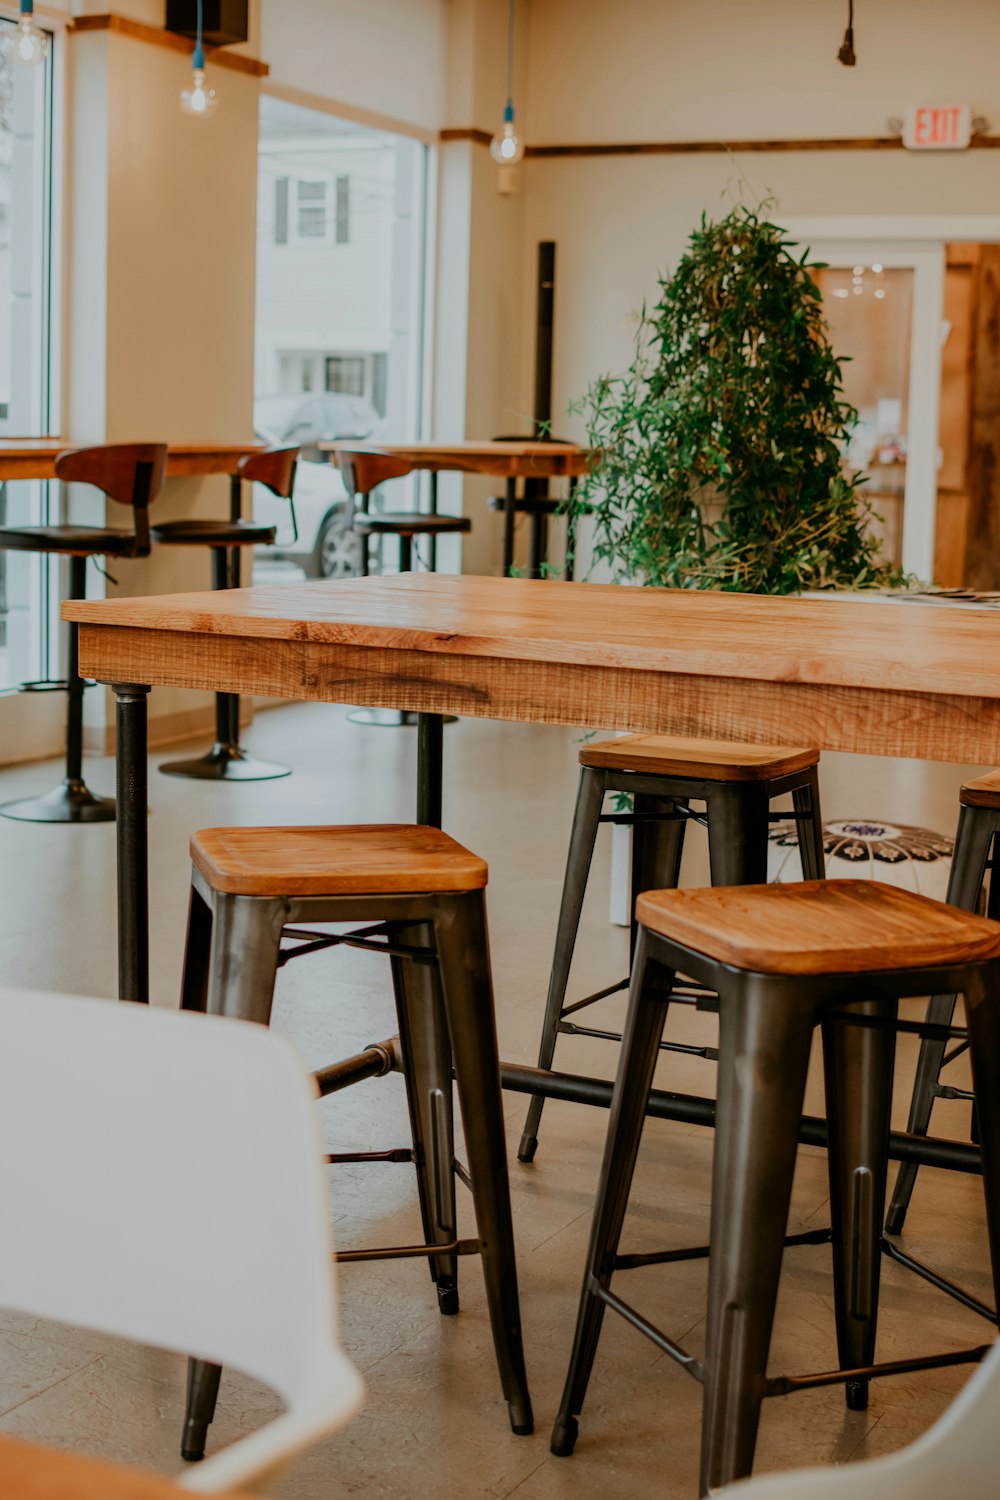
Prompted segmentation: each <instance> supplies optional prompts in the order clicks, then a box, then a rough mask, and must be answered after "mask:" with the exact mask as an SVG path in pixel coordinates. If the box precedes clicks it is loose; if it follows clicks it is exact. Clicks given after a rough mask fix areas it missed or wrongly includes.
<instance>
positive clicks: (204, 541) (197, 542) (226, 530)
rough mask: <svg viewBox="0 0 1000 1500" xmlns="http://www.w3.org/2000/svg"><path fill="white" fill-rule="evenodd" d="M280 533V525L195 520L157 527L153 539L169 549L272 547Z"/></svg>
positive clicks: (166, 522) (165, 523)
mask: <svg viewBox="0 0 1000 1500" xmlns="http://www.w3.org/2000/svg"><path fill="white" fill-rule="evenodd" d="M277 530H278V528H277V527H276V526H264V525H262V524H260V523H258V522H257V521H242V520H240V521H208V520H198V519H197V518H195V517H192V518H190V519H188V520H186V521H165V522H164V523H163V525H162V526H154V527H153V540H154V542H160V543H164V542H165V543H166V544H167V545H168V546H169V545H173V546H199V547H270V546H271V545H272V543H273V542H274V538H275V536H276V535H277Z"/></svg>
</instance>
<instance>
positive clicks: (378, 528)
mask: <svg viewBox="0 0 1000 1500" xmlns="http://www.w3.org/2000/svg"><path fill="white" fill-rule="evenodd" d="M337 463H338V465H339V466H340V471H341V473H342V474H343V476H344V486H345V488H346V490H347V493H348V495H349V496H350V498H351V502H352V504H353V506H354V514H353V517H352V525H353V527H354V530H355V531H357V532H359V533H360V534H361V537H362V538H363V540H362V546H361V572H362V576H364V577H367V576H368V569H369V566H370V560H369V556H368V548H369V544H370V540H371V538H372V537H373V536H374V537H382V536H396V537H398V538H399V571H400V572H401V573H409V572H411V571H412V567H413V541H414V538H415V537H418V536H426V537H429V538H430V540H431V545H432V546H434V545H435V544H436V540H437V538H438V537H439V536H445V535H449V534H458V533H462V532H467V531H471V529H472V523H471V522H470V521H468V520H466V519H465V517H464V516H442V515H439V514H438V513H437V509H436V505H437V500H436V488H435V484H436V477H437V476H436V475H433V474H432V476H431V480H432V496H433V499H432V506H433V507H434V508H433V509H432V510H431V513H430V514H423V513H421V512H420V511H391V512H390V511H373V510H372V509H371V497H372V492H373V491H374V490H376V489H378V487H379V485H380V484H385V483H386V481H387V480H390V479H405V478H406V476H407V474H412V473H413V465H412V464H411V463H409V462H408V461H407V460H406V459H403V458H397V457H396V456H395V454H393V453H385V452H383V451H382V450H381V449H380V448H340V447H338V449H337ZM433 562H434V560H433V558H432V560H431V565H432V567H433ZM348 717H349V718H350V719H351V720H352V722H353V723H355V724H375V725H378V726H380V727H381V728H384V729H399V728H402V727H404V726H409V725H413V724H416V723H417V721H418V718H419V715H417V714H414V713H407V712H405V711H403V710H400V709H398V708H358V709H355V710H354V712H353V713H351V714H349V715H348ZM447 722H449V723H452V722H454V716H449V718H448V720H447Z"/></svg>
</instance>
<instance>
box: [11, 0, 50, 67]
mask: <svg viewBox="0 0 1000 1500" xmlns="http://www.w3.org/2000/svg"><path fill="white" fill-rule="evenodd" d="M33 10H34V4H33V0H21V19H20V20H19V21H18V23H17V25H16V27H15V28H14V30H13V31H12V32H11V33H10V36H9V37H8V40H7V57H8V59H9V60H10V61H11V62H15V63H19V64H20V66H21V67H22V68H37V67H38V65H39V63H43V62H44V61H45V59H46V57H47V56H48V51H49V38H48V35H47V33H46V32H44V31H42V30H41V29H40V27H38V26H36V25H35V17H34V14H33Z"/></svg>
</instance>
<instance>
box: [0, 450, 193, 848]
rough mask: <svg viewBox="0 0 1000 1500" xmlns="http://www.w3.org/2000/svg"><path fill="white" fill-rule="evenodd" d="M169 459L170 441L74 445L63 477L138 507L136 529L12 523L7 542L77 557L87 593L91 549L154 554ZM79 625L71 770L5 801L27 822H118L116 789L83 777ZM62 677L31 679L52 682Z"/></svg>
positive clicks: (70, 720)
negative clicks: (47, 787) (153, 523)
mask: <svg viewBox="0 0 1000 1500" xmlns="http://www.w3.org/2000/svg"><path fill="white" fill-rule="evenodd" d="M166 465H167V447H166V444H165V443H108V444H105V445H103V446H101V447H95V448H70V449H67V450H66V452H64V453H60V454H59V455H58V456H57V458H56V461H55V471H56V477H57V479H59V480H60V481H61V482H62V483H63V484H90V485H93V486H94V488H95V489H98V490H100V491H101V492H102V493H103V494H104V495H106V496H107V498H108V499H109V500H114V501H116V502H117V503H118V504H119V505H125V506H128V507H130V509H131V512H132V529H131V530H130V531H128V530H122V529H120V528H114V527H109V526H76V525H71V524H63V525H57V526H4V527H2V528H0V549H3V550H5V551H9V552H43V553H47V554H50V555H51V554H56V555H58V556H60V557H68V558H69V598H70V599H84V598H86V595H87V558H88V557H148V556H149V552H150V533H149V516H148V510H149V506H150V505H151V504H152V502H153V501H154V500H155V499H156V496H157V495H158V494H159V492H160V490H161V488H162V487H163V478H164V474H165V472H166ZM78 633H79V627H78V626H77V625H76V624H74V623H72V622H71V623H70V626H69V638H68V640H69V646H68V651H67V656H66V680H65V687H66V695H67V700H68V702H67V711H66V775H65V777H64V779H63V781H62V783H61V785H60V786H58V787H56V788H54V790H53V791H51V792H47V793H46V794H45V795H44V796H42V797H27V798H22V799H21V800H20V801H17V802H8V803H5V804H4V806H3V807H0V813H2V814H3V816H4V817H5V818H16V819H18V820H20V821H22V822H26V823H110V822H113V821H114V816H115V801H114V798H113V797H98V796H95V795H94V793H93V792H91V791H90V790H89V789H88V787H87V785H86V783H85V782H84V780H83V690H84V682H83V679H82V677H81V676H80V672H79V665H78V664H79V654H78ZM59 685H60V684H49V683H45V684H26V687H41V686H45V687H49V686H59Z"/></svg>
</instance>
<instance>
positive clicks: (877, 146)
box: [524, 135, 1000, 157]
mask: <svg viewBox="0 0 1000 1500" xmlns="http://www.w3.org/2000/svg"><path fill="white" fill-rule="evenodd" d="M998 147H1000V135H979V136H973V138H972V140H971V141H970V143H969V150H980V151H982V150H996V149H997V148H998ZM903 150H905V147H904V146H903V140H902V137H901V136H898V135H875V136H843V137H835V136H829V137H826V136H821V137H819V138H817V139H811V140H780V141H622V142H599V143H597V144H595V145H591V146H575V145H574V146H528V147H527V148H526V149H525V153H524V154H525V156H536V157H555V156H700V155H709V154H712V153H720V152H726V153H729V154H732V155H738V154H740V153H743V152H753V151H769V152H777V151H903Z"/></svg>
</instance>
